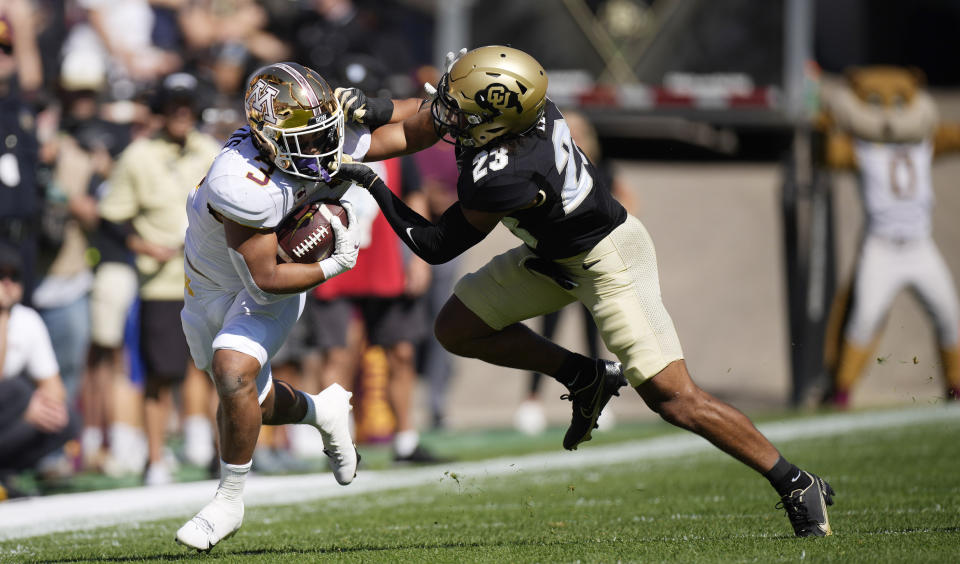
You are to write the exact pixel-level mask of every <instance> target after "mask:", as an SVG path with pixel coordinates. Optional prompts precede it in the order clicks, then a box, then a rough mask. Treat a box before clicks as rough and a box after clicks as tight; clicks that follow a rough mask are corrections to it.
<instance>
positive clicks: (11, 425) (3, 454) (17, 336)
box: [0, 243, 80, 501]
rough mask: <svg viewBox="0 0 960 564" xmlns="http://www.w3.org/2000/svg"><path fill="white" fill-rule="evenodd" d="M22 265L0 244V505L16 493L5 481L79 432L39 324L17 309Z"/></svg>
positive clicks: (35, 317)
mask: <svg viewBox="0 0 960 564" xmlns="http://www.w3.org/2000/svg"><path fill="white" fill-rule="evenodd" d="M21 268H22V261H21V258H20V253H19V251H17V249H16V248H14V247H12V246H11V245H9V244H6V243H0V501H3V500H4V499H7V498H8V497H14V496H16V495H17V494H18V493H19V492H18V491H17V489H16V488H15V486H13V485H11V484H10V478H11V477H12V476H13V475H14V474H17V473H19V472H22V471H24V470H30V469H32V468H34V466H35V465H36V464H37V462H38V461H39V460H40V459H41V458H43V457H44V456H45V455H48V454H50V453H53V452H55V451H57V450H58V449H59V448H60V447H62V446H63V444H64V443H66V442H67V441H68V440H70V439H72V438H74V437H75V436H76V435H77V433H78V432H79V427H80V422H79V419H78V418H77V416H76V415H75V414H74V413H72V412H71V411H70V409H69V408H68V406H67V403H66V398H67V396H66V389H65V388H64V386H63V382H62V381H61V380H60V374H59V369H58V368H57V359H56V357H55V356H54V354H53V347H52V346H51V344H50V337H49V335H48V334H47V328H46V326H45V325H44V324H43V320H41V319H40V316H39V315H38V314H37V312H36V311H34V310H33V309H31V308H29V307H27V306H24V305H22V304H20V303H19V302H20V298H21V297H22V296H23V285H22V282H21V278H20V276H21V272H22V271H21Z"/></svg>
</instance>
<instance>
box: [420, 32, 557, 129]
mask: <svg viewBox="0 0 960 564" xmlns="http://www.w3.org/2000/svg"><path fill="white" fill-rule="evenodd" d="M546 95H547V73H546V72H545V71H544V70H543V67H542V66H540V63H538V62H537V61H536V59H534V58H533V57H531V56H530V55H528V54H526V53H524V52H523V51H520V50H518V49H513V48H511V47H504V46H501V45H490V46H487V47H480V48H477V49H474V50H473V51H468V52H467V53H466V54H464V55H463V57H461V58H460V59H459V60H457V61H456V62H455V63H454V64H453V66H451V67H450V69H449V70H448V71H447V72H446V73H445V74H444V75H443V76H442V77H440V82H439V84H438V85H437V96H436V98H434V100H433V103H432V105H431V108H430V111H431V113H432V114H433V122H434V126H435V127H436V129H437V135H439V136H440V138H442V139H445V135H449V136H450V137H451V138H452V139H453V140H455V141H459V142H460V143H461V144H462V145H465V146H468V147H481V146H483V145H486V144H487V143H489V142H491V141H493V140H494V139H496V138H498V137H503V136H504V135H520V134H523V133H525V132H527V131H528V130H530V129H531V128H532V127H534V126H535V125H536V124H537V122H538V121H539V119H540V116H541V115H542V113H543V107H544V105H545V104H546V100H547V99H546ZM445 140H446V139H445Z"/></svg>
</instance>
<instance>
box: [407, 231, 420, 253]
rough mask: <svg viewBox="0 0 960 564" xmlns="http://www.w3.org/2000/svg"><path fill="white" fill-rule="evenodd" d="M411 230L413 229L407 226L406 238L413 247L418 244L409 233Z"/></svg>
mask: <svg viewBox="0 0 960 564" xmlns="http://www.w3.org/2000/svg"><path fill="white" fill-rule="evenodd" d="M411 231H413V227H407V239H410V242H411V243H412V244H413V246H414V247H416V248H419V245H417V242H416V241H414V240H413V234H412V233H410V232H411Z"/></svg>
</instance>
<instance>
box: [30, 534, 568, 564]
mask: <svg viewBox="0 0 960 564" xmlns="http://www.w3.org/2000/svg"><path fill="white" fill-rule="evenodd" d="M578 542H579V541H564V542H546V541H544V540H543V539H536V540H533V539H531V540H528V541H523V540H511V541H503V542H492V543H491V542H483V543H481V542H451V543H437V544H411V545H393V546H363V545H361V546H352V547H346V548H341V547H336V548H323V547H316V548H306V549H303V548H293V547H276V548H260V549H251V550H218V549H216V548H214V550H213V551H212V552H211V553H208V554H203V553H201V552H199V551H193V552H186V549H184V551H185V552H183V553H177V554H170V553H164V554H154V555H144V554H140V555H137V556H113V557H110V556H106V557H99V558H97V557H93V558H86V557H79V556H78V557H74V558H57V559H55V560H38V561H37V562H38V564H67V563H70V562H177V561H180V560H192V559H196V558H204V559H221V558H222V559H228V560H229V559H231V558H236V557H238V556H268V555H276V556H277V561H281V559H283V560H284V561H286V559H288V558H292V557H295V555H298V554H301V555H304V554H315V555H325V554H350V553H354V552H386V551H391V550H411V549H413V550H417V549H423V550H435V549H455V548H495V547H502V546H512V547H518V546H545V545H550V546H560V545H565V544H576V543H578Z"/></svg>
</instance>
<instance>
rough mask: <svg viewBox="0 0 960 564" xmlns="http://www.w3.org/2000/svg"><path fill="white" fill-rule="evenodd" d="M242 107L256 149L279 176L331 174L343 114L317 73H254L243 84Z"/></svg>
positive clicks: (275, 69) (280, 67)
mask: <svg viewBox="0 0 960 564" xmlns="http://www.w3.org/2000/svg"><path fill="white" fill-rule="evenodd" d="M243 105H244V110H245V111H246V114H247V123H248V124H249V125H250V131H251V132H252V133H253V136H254V140H255V142H256V144H257V148H258V149H260V152H261V153H262V154H263V156H265V157H267V158H268V159H269V161H270V162H271V163H273V164H275V165H276V166H277V167H278V168H279V169H280V170H282V171H283V172H286V173H287V174H292V175H294V176H299V177H302V178H308V179H310V180H324V181H329V180H330V177H331V176H332V175H333V174H336V172H335V171H336V170H337V168H339V166H340V161H341V159H342V157H343V111H342V110H341V108H340V103H339V102H338V101H337V98H336V96H334V94H333V89H332V88H330V85H329V84H327V81H326V80H324V79H323V77H321V76H320V75H319V74H318V73H317V72H316V71H314V70H311V69H308V68H307V67H304V66H302V65H298V64H297V63H275V64H272V65H267V66H265V67H263V68H261V69H258V70H257V71H255V72H254V73H253V74H251V75H250V78H249V80H248V81H247V91H246V95H245V96H244V103H243ZM331 163H332V166H331ZM331 169H332V170H333V171H334V172H330V170H331Z"/></svg>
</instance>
